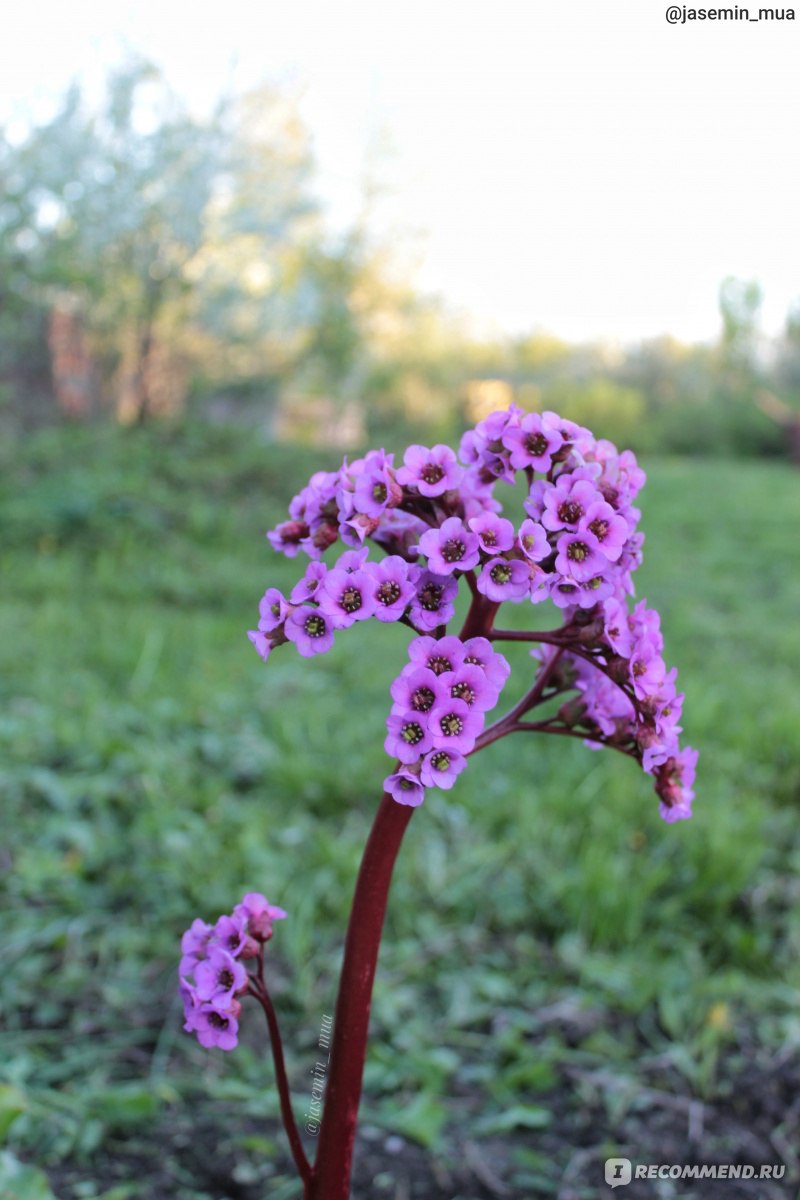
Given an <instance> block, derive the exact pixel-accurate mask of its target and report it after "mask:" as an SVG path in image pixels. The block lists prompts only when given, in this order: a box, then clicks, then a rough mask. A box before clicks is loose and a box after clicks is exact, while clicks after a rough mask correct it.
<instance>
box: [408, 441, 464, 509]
mask: <svg viewBox="0 0 800 1200" xmlns="http://www.w3.org/2000/svg"><path fill="white" fill-rule="evenodd" d="M461 474H462V470H461V467H459V465H458V463H457V461H456V456H455V454H454V453H453V451H452V450H451V449H450V447H449V446H442V445H439V446H432V447H431V448H430V449H428V448H427V447H426V446H409V447H408V449H407V450H406V452H405V454H404V455H403V466H402V467H400V469H399V470H398V472H397V482H398V483H400V484H402V485H403V487H414V488H416V489H417V491H418V492H419V493H420V495H421V496H429V497H432V496H441V495H443V494H444V493H445V492H447V491H449V490H450V489H451V488H455V487H458V484H459V482H460V480H461Z"/></svg>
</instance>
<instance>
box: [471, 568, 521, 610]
mask: <svg viewBox="0 0 800 1200" xmlns="http://www.w3.org/2000/svg"><path fill="white" fill-rule="evenodd" d="M530 579H531V573H530V570H529V568H528V564H527V563H526V562H523V561H522V559H519V558H490V559H489V561H488V562H487V563H484V566H483V569H482V570H481V573H480V575H479V576H478V591H479V592H482V593H483V595H484V596H486V597H488V599H489V600H496V601H498V603H500V604H502V603H503V601H504V600H512V601H516V600H522V599H523V598H524V597H525V596H527V595H528V592H529V590H530Z"/></svg>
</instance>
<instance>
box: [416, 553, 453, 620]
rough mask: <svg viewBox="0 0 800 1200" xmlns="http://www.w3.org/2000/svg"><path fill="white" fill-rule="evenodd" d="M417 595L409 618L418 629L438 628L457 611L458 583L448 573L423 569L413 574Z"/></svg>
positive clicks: (417, 569)
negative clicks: (438, 573)
mask: <svg viewBox="0 0 800 1200" xmlns="http://www.w3.org/2000/svg"><path fill="white" fill-rule="evenodd" d="M411 577H412V579H413V581H414V587H415V592H416V594H415V596H414V599H413V600H412V601H411V607H410V609H409V614H408V615H409V619H410V621H411V623H412V625H413V626H414V627H415V628H416V629H437V628H438V627H439V626H440V625H446V624H447V622H448V621H449V620H451V618H452V616H453V613H454V612H455V598H456V594H457V592H458V584H457V583H456V581H455V579H453V578H451V577H450V576H447V575H436V574H434V572H433V571H421V570H420V569H419V568H418V567H417V568H416V574H415V575H412V576H411Z"/></svg>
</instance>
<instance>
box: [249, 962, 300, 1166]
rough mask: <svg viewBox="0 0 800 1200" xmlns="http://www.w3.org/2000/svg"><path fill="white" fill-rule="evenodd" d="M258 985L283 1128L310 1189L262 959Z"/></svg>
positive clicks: (255, 990)
mask: <svg viewBox="0 0 800 1200" xmlns="http://www.w3.org/2000/svg"><path fill="white" fill-rule="evenodd" d="M251 979H252V976H251ZM257 982H258V984H259V985H260V986H259V987H258V988H257V989H253V995H254V996H255V998H256V1000H258V1002H259V1004H260V1005H261V1007H262V1008H263V1010H264V1016H265V1017H266V1018H267V1026H268V1028H269V1040H270V1045H271V1046H272V1059H273V1062H274V1063H275V1081H276V1083H277V1085H278V1096H279V1098H280V1104H281V1116H282V1118H283V1126H284V1129H285V1130H286V1136H287V1137H288V1139H289V1145H290V1146H291V1149H292V1158H293V1159H294V1161H295V1165H296V1166H297V1170H298V1172H299V1174H300V1178H301V1179H302V1180H303V1183H304V1184H305V1185H306V1187H307V1188H308V1187H309V1185H310V1183H311V1177H312V1170H311V1163H310V1162H309V1161H308V1159H307V1158H306V1152H305V1150H304V1149H303V1143H302V1142H301V1140H300V1134H299V1133H298V1131H297V1124H296V1122H295V1119H294V1112H293V1111H292V1100H291V1095H290V1092H289V1080H288V1078H287V1076H286V1063H285V1061H284V1057H283V1043H282V1042H281V1031H280V1028H279V1026H278V1018H277V1016H276V1015H275V1008H274V1006H273V1004H272V1000H271V999H270V995H269V992H268V991H267V985H266V984H265V983H264V976H263V964H262V961H261V959H259V964H258V979H257Z"/></svg>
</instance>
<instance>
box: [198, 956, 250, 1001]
mask: <svg viewBox="0 0 800 1200" xmlns="http://www.w3.org/2000/svg"><path fill="white" fill-rule="evenodd" d="M194 978H195V988H196V991H197V995H198V996H199V998H200V999H201V1000H202V1001H204V1002H208V1003H212V1004H214V1005H216V1006H217V1007H218V1008H227V1007H228V1006H229V1005H230V1002H231V1000H233V997H234V996H235V995H236V993H237V992H242V991H244V990H245V988H246V987H247V972H246V971H245V969H244V967H243V966H242V964H241V963H240V962H237V961H236V959H235V958H234V957H233V955H232V954H229V953H228V951H227V950H223V949H222V947H221V946H217V947H215V948H214V949H213V950H212V951H211V953H210V954H209V956H208V958H206V959H203V961H202V962H201V963H198V965H197V967H196V968H195V972H194Z"/></svg>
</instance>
